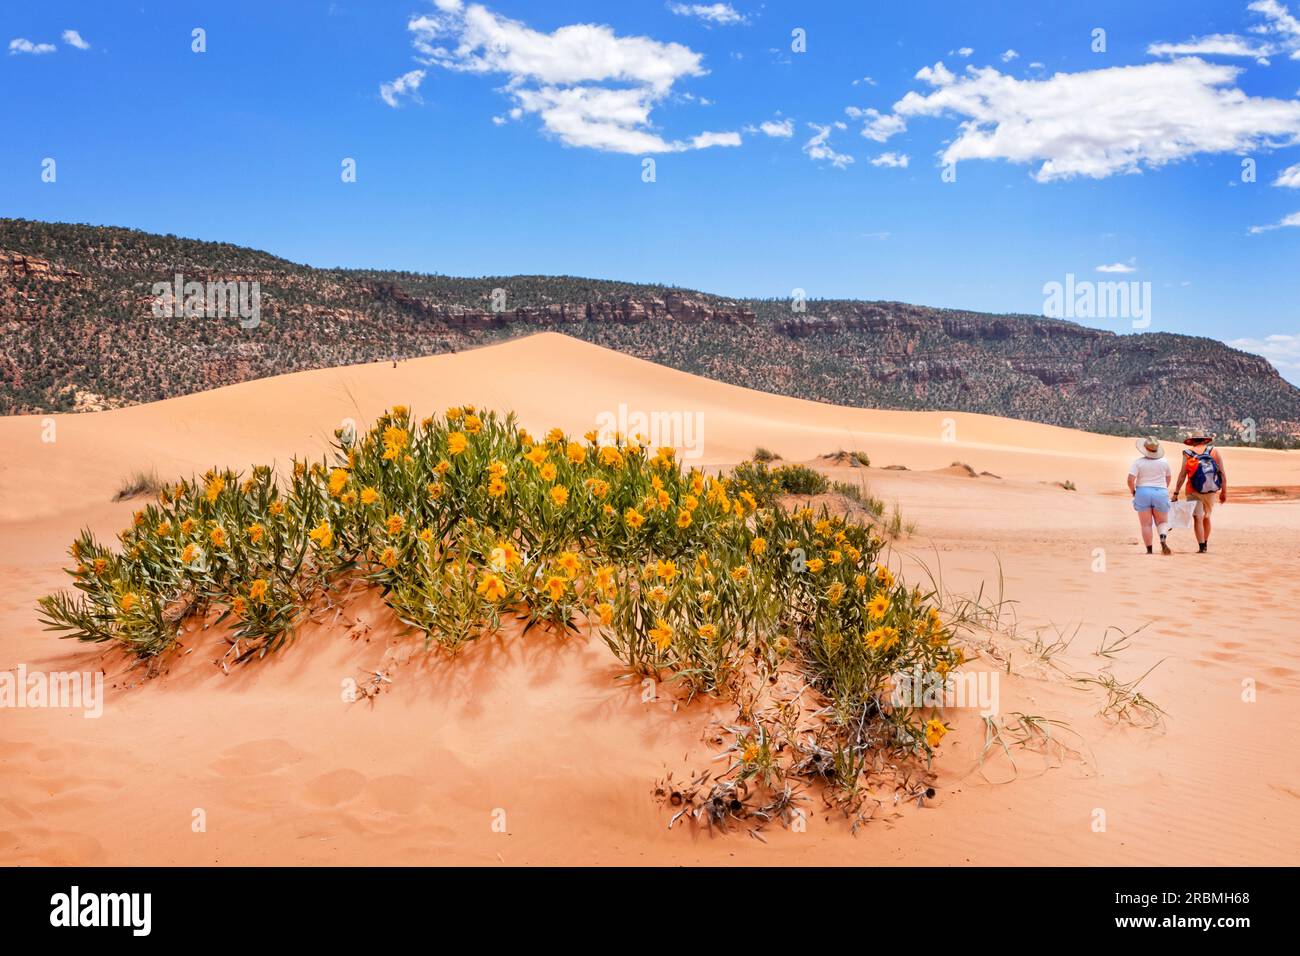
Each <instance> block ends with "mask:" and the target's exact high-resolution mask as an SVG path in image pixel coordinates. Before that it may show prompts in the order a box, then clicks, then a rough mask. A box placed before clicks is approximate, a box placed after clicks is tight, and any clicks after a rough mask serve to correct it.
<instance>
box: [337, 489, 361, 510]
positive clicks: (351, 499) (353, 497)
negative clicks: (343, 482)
mask: <svg viewBox="0 0 1300 956" xmlns="http://www.w3.org/2000/svg"><path fill="white" fill-rule="evenodd" d="M339 501H341V502H343V503H344V504H345V505H347V506H348V507H349V508H351V507H352V506H353V505H354V504H356V503H357V493H356V492H355V491H345V492H343V494H342V495H340V496H339Z"/></svg>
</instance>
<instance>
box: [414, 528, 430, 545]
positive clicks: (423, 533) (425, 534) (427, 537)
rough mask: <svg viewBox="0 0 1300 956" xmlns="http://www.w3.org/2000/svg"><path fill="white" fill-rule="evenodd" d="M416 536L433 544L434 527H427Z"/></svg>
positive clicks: (426, 542)
mask: <svg viewBox="0 0 1300 956" xmlns="http://www.w3.org/2000/svg"><path fill="white" fill-rule="evenodd" d="M416 537H418V538H419V539H420V540H421V541H423V542H424V543H425V544H433V529H432V528H425V529H423V530H422V531H421V532H420V533H419V534H418V535H417V536H416Z"/></svg>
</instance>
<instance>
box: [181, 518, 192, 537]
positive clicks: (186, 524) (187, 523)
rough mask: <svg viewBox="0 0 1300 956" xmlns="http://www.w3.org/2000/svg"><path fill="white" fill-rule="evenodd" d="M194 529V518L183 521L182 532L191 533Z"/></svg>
mask: <svg viewBox="0 0 1300 956" xmlns="http://www.w3.org/2000/svg"><path fill="white" fill-rule="evenodd" d="M193 530H194V519H193V518H186V519H185V520H184V521H182V522H181V534H189V533H190V532H191V531H193Z"/></svg>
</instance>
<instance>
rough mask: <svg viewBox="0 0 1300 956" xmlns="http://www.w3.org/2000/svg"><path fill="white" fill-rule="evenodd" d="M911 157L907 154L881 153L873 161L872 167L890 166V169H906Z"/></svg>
mask: <svg viewBox="0 0 1300 956" xmlns="http://www.w3.org/2000/svg"><path fill="white" fill-rule="evenodd" d="M911 161H912V160H911V157H910V156H908V155H907V153H881V154H880V155H879V156H877V157H876V158H875V159H873V160H872V161H871V165H872V166H888V167H889V168H890V169H906V168H907V164H908V163H910V162H911Z"/></svg>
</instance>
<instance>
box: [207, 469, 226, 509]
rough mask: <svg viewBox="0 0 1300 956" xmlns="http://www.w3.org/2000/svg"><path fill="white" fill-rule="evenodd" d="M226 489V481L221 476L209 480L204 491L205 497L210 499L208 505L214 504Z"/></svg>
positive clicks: (214, 476)
mask: <svg viewBox="0 0 1300 956" xmlns="http://www.w3.org/2000/svg"><path fill="white" fill-rule="evenodd" d="M225 487H226V479H224V478H222V477H221V476H220V475H213V476H212V477H211V478H209V479H208V486H207V488H206V489H205V490H204V492H203V493H204V495H205V496H206V497H207V499H208V504H213V503H214V502H215V501H216V500H217V495H219V494H221V491H222V489H224V488H225Z"/></svg>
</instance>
